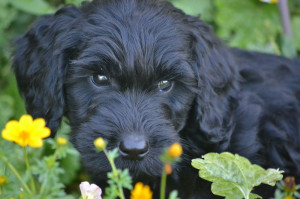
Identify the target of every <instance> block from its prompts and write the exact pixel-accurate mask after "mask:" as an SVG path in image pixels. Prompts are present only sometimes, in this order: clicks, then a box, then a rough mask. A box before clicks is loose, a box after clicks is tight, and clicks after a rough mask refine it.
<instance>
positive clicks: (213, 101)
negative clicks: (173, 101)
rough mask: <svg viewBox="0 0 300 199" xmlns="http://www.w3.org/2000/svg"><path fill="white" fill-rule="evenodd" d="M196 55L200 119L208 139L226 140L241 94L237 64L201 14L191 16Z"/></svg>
mask: <svg viewBox="0 0 300 199" xmlns="http://www.w3.org/2000/svg"><path fill="white" fill-rule="evenodd" d="M188 25H189V29H190V31H191V32H190V34H191V40H192V41H191V50H192V52H191V53H192V59H193V61H194V71H195V74H196V76H197V81H198V88H199V92H198V96H197V98H196V105H195V106H196V120H197V122H198V123H199V128H200V130H201V131H202V132H203V133H204V134H203V135H204V139H206V141H209V142H211V143H220V142H222V143H224V142H226V140H229V139H230V135H231V132H232V130H233V127H234V121H233V109H234V108H235V106H236V103H237V102H236V101H237V100H236V98H237V96H236V95H237V90H238V84H237V78H238V72H237V66H236V63H235V61H234V59H233V58H232V56H231V54H230V50H229V48H227V47H226V46H225V45H223V43H222V42H221V41H220V40H219V39H218V38H217V37H216V36H215V35H214V33H213V32H212V30H211V28H210V27H209V26H208V25H207V24H205V23H204V22H202V21H201V20H200V19H199V18H196V17H188Z"/></svg>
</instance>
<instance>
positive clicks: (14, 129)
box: [2, 115, 50, 147]
mask: <svg viewBox="0 0 300 199" xmlns="http://www.w3.org/2000/svg"><path fill="white" fill-rule="evenodd" d="M45 125H46V123H45V120H44V119H42V118H37V119H35V120H33V119H32V117H31V116H30V115H23V116H22V117H21V118H20V121H16V120H12V121H9V122H7V124H6V126H5V129H4V130H2V137H3V138H4V139H6V140H9V141H13V142H16V143H17V144H19V145H20V146H23V147H25V146H27V145H29V146H31V147H41V146H43V140H42V139H43V138H46V137H48V136H50V129H49V128H47V127H45Z"/></svg>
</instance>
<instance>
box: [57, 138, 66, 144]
mask: <svg viewBox="0 0 300 199" xmlns="http://www.w3.org/2000/svg"><path fill="white" fill-rule="evenodd" d="M56 142H57V144H58V145H59V146H64V145H66V144H67V140H66V139H65V138H63V137H59V138H58V139H57V140H56Z"/></svg>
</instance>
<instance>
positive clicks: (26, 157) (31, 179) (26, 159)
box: [23, 147, 36, 195]
mask: <svg viewBox="0 0 300 199" xmlns="http://www.w3.org/2000/svg"><path fill="white" fill-rule="evenodd" d="M23 148H24V159H25V163H26V168H27V169H28V171H29V175H30V186H31V190H32V192H33V194H34V195H35V193H36V192H35V184H34V179H33V176H32V172H31V167H30V164H29V161H28V155H27V148H26V147H23Z"/></svg>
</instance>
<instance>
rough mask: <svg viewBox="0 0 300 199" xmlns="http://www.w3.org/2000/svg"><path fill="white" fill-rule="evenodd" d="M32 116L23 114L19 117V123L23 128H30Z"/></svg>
mask: <svg viewBox="0 0 300 199" xmlns="http://www.w3.org/2000/svg"><path fill="white" fill-rule="evenodd" d="M32 121H33V119H32V117H31V115H23V116H22V117H21V118H20V121H19V123H20V125H21V126H22V127H23V128H24V129H27V130H29V129H30V128H31V125H32Z"/></svg>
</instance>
